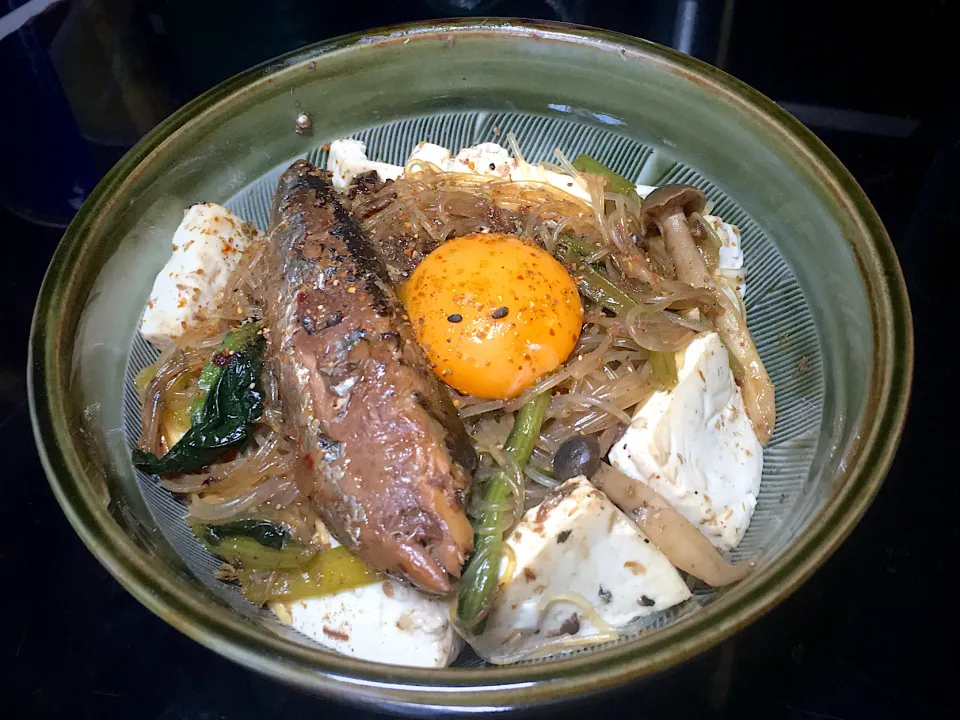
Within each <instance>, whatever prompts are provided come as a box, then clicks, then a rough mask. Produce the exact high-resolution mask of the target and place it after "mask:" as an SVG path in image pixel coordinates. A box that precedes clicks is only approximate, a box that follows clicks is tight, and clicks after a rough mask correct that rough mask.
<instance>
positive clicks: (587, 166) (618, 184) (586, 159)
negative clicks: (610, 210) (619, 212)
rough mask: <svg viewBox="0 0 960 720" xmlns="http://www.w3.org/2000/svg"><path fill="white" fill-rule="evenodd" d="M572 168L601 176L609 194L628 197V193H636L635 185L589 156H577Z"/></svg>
mask: <svg viewBox="0 0 960 720" xmlns="http://www.w3.org/2000/svg"><path fill="white" fill-rule="evenodd" d="M573 167H574V168H576V169H577V170H579V171H580V172H587V173H593V174H594V175H602V176H603V178H604V179H605V180H606V181H607V190H609V191H610V192H615V193H620V194H621V195H629V194H630V193H635V192H636V191H637V187H636V185H634V184H633V183H632V182H630V181H629V180H627V179H626V178H625V177H624V176H623V175H621V174H620V173H616V172H614V171H613V170H611V169H610V168H608V167H607V166H606V165H604V164H603V163H601V162H600V161H599V160H597V159H596V158H593V157H591V156H590V155H579V156H577V159H576V160H574V161H573Z"/></svg>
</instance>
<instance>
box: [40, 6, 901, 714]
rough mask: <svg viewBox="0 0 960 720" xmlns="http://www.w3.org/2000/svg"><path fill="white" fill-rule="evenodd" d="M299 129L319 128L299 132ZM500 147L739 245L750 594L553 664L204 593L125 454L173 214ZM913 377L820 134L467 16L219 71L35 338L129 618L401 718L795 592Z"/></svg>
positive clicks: (103, 220)
mask: <svg viewBox="0 0 960 720" xmlns="http://www.w3.org/2000/svg"><path fill="white" fill-rule="evenodd" d="M301 113H307V114H309V115H310V117H311V119H312V124H311V126H310V128H309V129H308V130H307V131H306V132H303V133H298V132H296V129H297V126H296V118H297V116H298V115H300V114H301ZM507 131H513V132H514V133H515V135H516V136H517V138H518V139H519V141H520V144H521V147H522V148H523V149H524V151H525V153H526V155H527V157H528V159H532V160H534V161H537V160H541V159H544V158H547V157H548V156H549V155H550V153H551V152H552V150H553V148H554V147H560V148H561V149H563V150H564V151H566V152H567V153H568V154H569V155H571V156H573V155H575V154H577V153H579V152H589V153H592V154H594V155H595V156H597V157H598V158H599V159H601V160H602V161H605V162H607V163H608V164H610V165H612V166H613V167H614V168H615V169H616V170H619V171H620V172H622V173H624V174H626V175H629V176H631V177H633V178H635V179H636V180H638V181H639V182H643V183H645V184H659V183H664V182H670V181H674V182H690V183H693V184H697V185H699V186H700V187H702V188H704V190H705V191H706V193H707V196H708V198H709V199H710V201H711V202H712V203H713V205H714V209H713V212H714V213H715V214H718V215H721V216H722V217H724V219H725V220H727V221H728V222H733V223H736V224H737V225H739V227H740V228H741V230H742V231H743V240H742V241H743V247H744V252H745V254H746V258H747V265H748V266H749V275H748V280H747V306H748V310H749V317H750V327H751V331H752V332H753V334H754V337H755V338H756V340H757V343H758V346H759V348H760V352H761V355H762V356H763V358H764V362H765V363H766V364H767V367H768V369H769V370H770V373H771V376H772V377H773V379H774V382H775V383H776V385H777V405H778V411H779V412H778V424H777V430H776V434H775V435H774V437H773V439H772V441H771V443H770V446H769V447H768V448H767V450H766V452H765V468H764V477H763V485H762V490H761V496H760V498H759V504H758V509H757V512H756V515H755V517H754V520H753V523H752V525H751V528H750V531H749V533H748V535H747V538H745V540H744V542H743V544H742V545H741V547H740V548H739V549H738V554H739V556H740V557H746V556H750V557H753V558H755V559H756V560H757V563H758V568H757V570H756V571H755V572H754V573H753V574H752V575H750V576H749V577H748V578H747V579H746V580H744V581H743V582H741V583H739V584H738V585H735V586H732V587H729V588H726V589H724V590H723V591H722V592H711V591H707V590H704V591H698V593H697V594H696V595H695V598H694V600H693V601H692V603H693V605H692V608H688V610H690V611H689V612H683V613H678V612H674V613H672V614H670V613H668V614H665V615H664V616H662V617H658V618H654V620H653V621H652V622H650V623H647V624H646V625H645V626H644V627H642V628H640V629H639V631H638V632H636V633H634V634H632V635H631V636H629V637H624V638H622V639H621V640H620V641H618V642H615V643H612V644H609V645H607V646H604V647H601V648H598V649H593V650H590V651H584V652H579V653H574V654H571V655H568V656H565V657H562V658H559V659H554V660H549V661H543V662H537V663H529V664H520V665H514V666H507V667H489V666H483V665H482V663H471V662H469V661H466V660H464V661H461V662H460V664H459V665H460V666H458V667H452V668H448V669H443V670H425V669H414V668H406V667H396V666H388V665H381V664H377V663H371V662H364V661H359V660H355V659H351V658H348V657H345V656H341V655H337V654H334V653H331V652H327V651H325V650H323V649H322V648H320V647H319V646H317V645H314V644H312V643H311V642H309V641H307V640H306V639H305V638H302V637H297V636H296V635H295V634H294V633H292V632H284V630H283V628H282V627H281V626H279V625H278V624H277V623H275V622H273V621H271V620H270V619H269V618H267V617H264V616H263V615H262V614H261V613H259V611H257V610H256V609H255V608H253V607H252V606H251V605H249V604H248V603H246V602H245V601H243V600H242V598H240V596H239V595H237V594H236V593H233V592H231V591H229V590H228V589H226V588H225V586H222V585H219V584H218V583H216V582H215V581H214V580H213V579H212V574H211V569H212V568H214V567H215V566H216V563H215V562H214V561H213V560H212V558H210V556H209V555H206V554H205V553H204V552H203V551H202V550H201V549H200V548H199V546H198V545H196V543H195V542H193V540H192V536H190V535H189V533H188V532H187V531H186V529H185V526H184V525H183V523H182V520H181V517H182V512H181V508H180V506H179V505H177V504H176V503H175V502H174V501H173V500H172V499H171V498H170V497H169V496H168V495H166V493H163V492H160V491H159V490H158V489H157V486H156V484H155V483H153V482H152V481H150V479H149V478H146V477H145V476H142V475H139V474H137V473H136V472H135V471H134V470H133V468H132V466H131V464H130V459H129V450H130V447H131V444H132V442H133V441H134V439H135V438H136V435H137V432H138V430H139V426H138V421H137V400H136V395H135V393H134V392H133V391H132V386H131V383H130V378H131V375H132V373H134V372H135V371H136V370H137V369H139V367H142V366H143V365H144V364H146V363H147V362H150V360H151V358H152V355H151V353H152V351H151V350H150V348H149V346H147V345H146V344H145V343H144V342H143V340H142V339H141V338H139V336H138V335H137V332H136V327H137V321H138V318H139V316H140V313H141V311H142V309H143V306H144V303H145V302H146V299H147V295H148V293H149V290H150V287H151V284H152V280H153V277H154V275H155V274H156V273H157V271H158V270H159V269H160V267H162V265H163V263H164V261H165V257H166V254H167V253H168V252H169V240H170V237H171V235H172V233H173V230H174V229H175V228H176V226H177V224H178V223H179V221H180V219H181V217H182V210H183V208H184V207H186V206H188V205H190V204H191V203H194V202H198V201H214V202H219V203H223V204H227V205H228V206H230V207H232V208H233V209H235V210H236V211H238V212H240V213H241V214H242V215H244V216H245V217H247V218H248V219H251V220H253V221H255V222H257V223H258V224H260V225H264V224H265V223H266V218H267V214H268V211H269V202H270V195H271V193H272V191H273V189H274V187H275V180H276V177H277V175H278V173H279V172H280V170H281V169H282V168H283V167H284V166H285V165H287V164H289V162H290V161H291V160H292V159H294V158H295V157H303V156H306V157H309V158H311V159H313V160H314V161H317V162H322V161H323V159H324V157H325V153H324V150H323V144H324V143H325V142H329V141H330V140H332V139H335V138H338V137H343V136H349V135H352V136H357V137H362V138H364V139H365V140H366V141H367V143H368V146H369V148H370V152H371V154H372V155H374V156H377V157H379V159H382V160H387V161H394V162H396V161H402V158H404V157H405V156H406V154H407V152H409V150H410V149H411V147H412V145H413V144H415V143H416V142H417V141H419V140H423V139H428V140H432V141H434V142H438V143H441V144H445V145H447V146H448V147H453V148H459V147H462V146H465V145H469V144H472V143H475V142H479V141H485V140H496V139H500V138H502V135H503V133H505V132H507ZM911 367H912V331H911V321H910V313H909V306H908V300H907V296H906V291H905V288H904V284H903V279H902V277H901V274H900V270H899V267H898V265H897V260H896V257H895V255H894V251H893V248H892V246H891V244H890V241H889V239H888V237H887V235H886V233H885V231H884V229H883V226H882V225H881V223H880V220H879V219H878V218H877V215H876V213H875V212H874V210H873V208H872V207H871V205H870V203H869V201H868V200H867V198H866V197H865V196H864V194H863V192H862V190H861V189H860V188H859V187H858V186H857V184H856V182H854V180H853V178H852V177H851V176H850V174H849V172H847V170H846V169H845V168H844V167H843V166H842V165H841V164H840V162H839V161H838V160H837V159H836V158H835V157H834V156H833V155H832V154H831V153H830V152H829V151H828V150H827V149H826V148H825V147H824V146H823V145H822V144H821V143H820V142H819V141H818V140H817V139H816V138H815V137H814V135H813V134H812V133H811V132H810V131H808V130H807V129H806V128H804V127H803V126H802V125H801V124H800V123H798V122H797V121H796V120H794V119H793V118H792V117H791V116H789V115H788V114H787V113H786V112H784V111H783V110H781V109H780V108H779V107H777V106H776V105H775V104H774V103H772V102H771V101H770V100H768V99H767V98H765V97H763V96H762V95H761V94H760V93H758V92H756V91H755V90H752V89H751V88H749V87H747V86H745V85H743V84H742V83H740V82H738V81H736V80H734V79H733V78H731V77H729V76H728V75H725V74H724V73H723V72H721V71H719V70H717V69H715V68H712V67H710V66H708V65H705V64H703V63H701V62H698V61H697V60H694V59H691V58H689V57H686V56H684V55H681V54H678V53H675V52H673V51H671V50H668V49H665V48H662V47H659V46H656V45H653V44H651V43H647V42H643V41H641V40H637V39H634V38H630V37H626V36H622V35H616V34H612V33H607V32H602V31H599V30H593V29H588V28H580V27H572V26H563V25H550V24H534V23H527V22H519V21H501V20H485V21H481V20H464V21H456V22H449V23H440V24H421V25H407V26H400V27H393V28H387V29H383V30H376V31H371V32H367V33H363V34H357V35H350V36H346V37H342V38H338V39H335V40H331V41H328V42H324V43H321V44H318V45H314V46H311V47H308V48H305V49H304V50H301V51H298V52H295V53H292V54H290V55H287V56H284V57H282V58H279V59H277V60H273V61H271V62H268V63H266V64H264V65H262V66H260V67H257V68H254V69H253V70H250V71H248V72H246V73H244V74H242V75H239V76H237V77H234V78H232V79H230V80H228V81H226V82H224V83H223V84H221V85H219V86H217V87H216V88H214V89H213V90H210V91H209V92H207V93H206V94H204V95H203V96H201V97H200V98H198V99H196V100H194V101H193V102H191V103H190V104H189V105H187V106H185V107H184V108H182V109H181V110H179V111H178V112H177V113H176V114H174V115H173V116H172V117H170V118H169V119H167V120H166V121H164V122H163V123H161V124H160V125H159V126H158V127H157V128H156V129H155V130H153V132H151V133H150V134H149V135H148V136H147V137H146V138H144V139H143V140H142V141H141V142H140V143H139V144H138V145H137V146H136V147H135V148H134V149H133V150H131V151H130V152H129V153H128V154H127V155H126V156H125V157H124V158H123V160H121V162H120V163H119V164H118V165H117V166H116V167H115V168H113V170H112V171H111V172H110V173H109V174H108V175H107V176H106V177H105V178H104V180H103V181H102V182H101V183H100V185H99V186H98V187H97V189H96V191H95V192H94V193H93V194H92V195H91V197H90V198H89V199H88V200H87V201H86V203H85V204H84V205H83V207H82V208H81V210H80V212H79V213H78V214H77V216H76V219H75V220H74V221H73V223H72V224H71V225H70V227H69V229H68V230H67V232H66V234H65V235H64V238H63V240H62V242H61V243H60V246H59V248H58V249H57V251H56V254H55V256H54V258H53V261H52V262H51V265H50V268H49V271H48V273H47V276H46V278H45V280H44V283H43V288H42V290H41V293H40V297H39V300H38V303H37V307H36V315H35V318H34V326H33V335H32V338H31V346H30V368H29V371H30V402H31V411H32V414H33V423H34V429H35V433H36V439H37V444H38V446H39V449H40V454H41V457H42V460H43V463H44V467H45V469H46V472H47V475H48V477H49V479H50V483H51V485H52V486H53V489H54V491H55V493H56V496H57V499H58V500H59V502H60V504H61V505H62V507H63V509H64V511H65V512H66V514H67V516H68V517H69V519H70V522H71V523H72V524H73V526H74V528H75V529H76V531H77V532H78V533H79V535H80V536H81V537H82V538H83V540H84V542H85V543H86V544H87V546H88V547H89V548H90V550H91V551H92V552H93V553H94V554H95V555H96V556H97V558H98V559H99V560H100V561H101V562H102V563H103V564H104V565H105V566H106V567H107V569H108V570H109V571H110V572H111V573H112V574H113V575H114V576H115V577H116V578H117V579H118V580H119V581H120V582H121V583H122V584H123V585H124V586H125V587H126V588H127V589H128V590H129V591H130V592H131V593H133V594H134V595H135V596H136V597H137V598H138V599H139V600H140V601H141V602H143V603H144V604H145V605H146V606H147V607H149V608H150V609H151V610H152V611H154V612H155V613H157V614H158V615H160V616H161V617H162V618H164V619H165V620H166V621H167V622H169V623H170V624H172V625H174V626H175V627H177V628H178V629H180V630H182V631H183V632H184V633H186V634H187V635H189V636H191V637H193V638H195V639H196V640H197V641H199V642H200V643H202V644H204V645H206V646H207V647H209V648H212V649H213V650H215V651H216V652H219V653H221V654H223V655H225V656H227V657H229V658H231V659H233V660H236V661H237V662H240V663H242V664H244V665H246V666H248V667H251V668H254V669H256V670H258V671H261V672H263V673H266V674H268V675H271V676H273V677H275V678H278V679H280V680H283V681H285V682H288V683H291V684H293V685H296V686H300V687H303V688H308V689H311V690H314V691H317V692H319V693H323V694H326V695H329V696H333V697H336V698H340V699H343V700H347V701H350V702H356V703H363V704H369V705H376V706H378V707H381V708H384V707H386V708H391V709H394V710H403V711H407V712H411V713H416V714H423V713H425V712H427V711H443V710H451V709H461V710H471V711H475V712H476V711H483V710H491V709H495V708H503V707H522V706H528V705H533V704H538V703H544V702H547V701H550V700H553V701H556V700H559V699H561V698H565V697H568V696H571V695H577V694H583V693H585V692H587V691H596V690H600V689H603V688H607V687H611V686H615V685H620V684H623V683H625V682H627V681H629V680H631V679H635V678H638V677H640V676H644V675H648V674H650V673H654V672H656V671H658V670H661V669H663V668H666V667H668V666H671V665H674V664H676V663H679V662H680V661H682V660H683V659H685V658H688V657H690V656H691V655H693V654H695V653H698V652H700V651H702V650H704V649H706V648H708V647H710V646H712V645H714V644H716V643H718V642H720V641H721V640H722V639H723V638H725V637H727V636H728V635H730V634H731V633H733V632H735V631H736V630H737V629H738V628H740V627H743V626H744V625H745V624H747V623H749V622H750V621H752V620H753V619H755V618H757V617H758V616H760V615H761V614H763V613H764V612H766V611H767V610H769V609H770V608H771V607H773V606H774V605H775V604H776V603H778V602H779V601H780V600H782V599H783V598H784V597H786V596H787V595H788V594H789V593H790V592H791V591H793V590H794V589H795V588H796V587H797V586H798V585H799V584H800V583H801V582H803V581H804V580H805V579H806V578H807V577H809V575H810V574H811V573H812V572H813V571H814V569H815V568H816V567H817V566H818V565H819V564H820V563H822V562H823V561H824V560H825V559H826V558H827V557H828V556H829V555H830V553H831V552H833V550H834V549H835V548H836V547H837V545H838V544H839V543H840V542H841V541H842V540H843V539H844V537H845V536H846V535H847V534H848V533H849V532H850V530H851V528H852V527H853V525H854V524H855V523H856V522H857V520H858V519H859V518H860V516H861V515H862V514H863V512H864V511H865V510H866V508H867V506H868V505H869V503H870V500H871V499H872V498H873V496H874V494H875V493H876V491H877V488H878V487H879V485H880V483H881V481H882V478H883V476H884V473H885V472H886V470H887V468H888V466H889V464H890V460H891V457H892V455H893V452H894V449H895V446H896V443H897V440H898V437H899V433H900V430H901V426H902V423H903V418H904V412H905V408H906V403H907V397H908V391H909V382H910V373H911Z"/></svg>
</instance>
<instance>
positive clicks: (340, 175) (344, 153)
mask: <svg viewBox="0 0 960 720" xmlns="http://www.w3.org/2000/svg"><path fill="white" fill-rule="evenodd" d="M327 170H329V171H330V172H331V173H333V186H334V187H335V188H337V189H338V190H346V189H347V188H348V187H350V183H351V182H353V179H354V178H355V177H357V175H363V174H364V173H368V172H370V171H371V170H373V171H375V172H376V173H377V176H378V177H379V178H380V180H396V179H397V178H398V177H400V176H401V175H403V167H401V166H400V165H391V164H390V163H382V162H376V161H374V160H370V159H369V158H367V146H366V143H364V142H363V141H361V140H353V139H350V138H341V139H340V140H334V141H333V142H332V143H330V152H329V155H328V156H327Z"/></svg>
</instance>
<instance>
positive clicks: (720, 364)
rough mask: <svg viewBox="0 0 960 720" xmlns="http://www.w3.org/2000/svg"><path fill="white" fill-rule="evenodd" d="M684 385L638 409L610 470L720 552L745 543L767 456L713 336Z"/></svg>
mask: <svg viewBox="0 0 960 720" xmlns="http://www.w3.org/2000/svg"><path fill="white" fill-rule="evenodd" d="M678 377H679V383H678V384H677V387H676V388H674V389H673V390H671V391H669V392H667V391H658V392H656V393H654V394H653V396H652V397H651V398H650V399H649V400H648V401H647V402H646V403H645V404H644V405H643V407H641V408H639V409H638V410H637V411H636V413H635V414H634V417H633V422H632V423H631V424H630V427H629V428H627V430H626V432H625V433H624V434H623V437H621V438H620V439H619V440H618V441H617V442H616V443H614V445H613V447H612V448H611V449H610V455H609V458H610V462H611V464H613V465H614V467H616V468H617V469H619V470H620V471H621V472H624V473H626V474H627V475H629V476H630V477H632V478H635V479H637V480H638V481H641V482H645V483H646V484H647V485H649V486H650V487H652V488H653V489H654V490H656V491H657V492H658V493H660V494H661V495H662V496H663V497H664V498H665V499H666V500H667V501H668V502H669V503H670V504H671V505H673V506H674V507H675V508H676V509H677V510H678V511H679V512H680V514H681V515H683V516H684V517H685V518H687V519H688V520H689V521H690V522H692V523H693V524H694V525H696V526H697V527H698V528H700V531H701V532H702V533H703V534H704V535H705V536H706V537H707V538H708V539H709V540H710V542H712V543H713V544H714V545H715V546H716V547H718V548H720V549H721V550H729V549H732V548H735V547H736V546H737V545H738V544H739V542H740V540H742V539H743V535H744V533H745V532H746V531H747V526H748V525H749V524H750V518H751V517H752V516H753V510H754V508H755V507H756V504H757V495H758V494H759V492H760V475H761V471H762V470H763V448H762V447H761V445H760V442H759V441H758V440H757V436H756V433H755V432H754V429H753V425H752V424H751V422H750V418H749V417H747V414H746V411H745V410H744V406H743V396H742V395H741V393H740V388H739V387H737V384H736V382H735V381H734V379H733V373H732V372H731V370H730V363H729V357H728V354H727V349H726V348H725V347H724V346H723V343H722V342H721V341H720V338H719V336H718V335H717V334H716V333H708V334H706V335H703V336H700V337H698V338H696V339H695V340H693V341H692V342H691V343H690V344H689V345H688V346H687V348H686V350H685V351H684V353H683V360H682V362H681V363H679V367H678Z"/></svg>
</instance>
